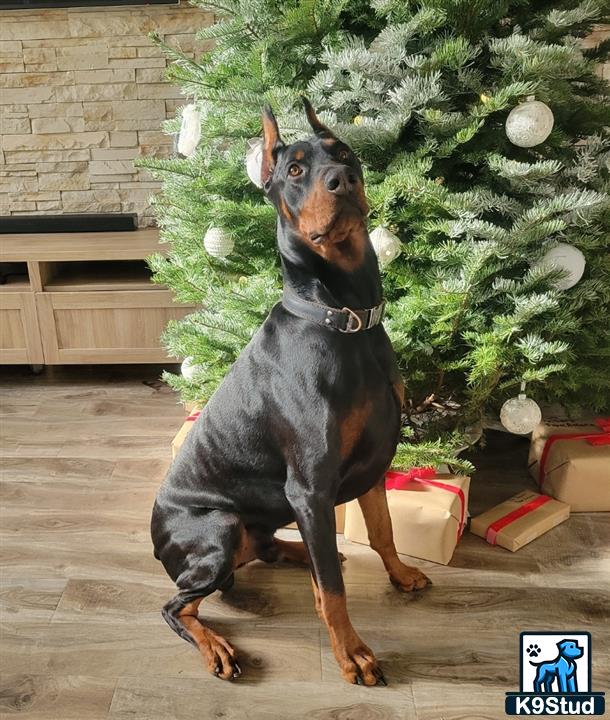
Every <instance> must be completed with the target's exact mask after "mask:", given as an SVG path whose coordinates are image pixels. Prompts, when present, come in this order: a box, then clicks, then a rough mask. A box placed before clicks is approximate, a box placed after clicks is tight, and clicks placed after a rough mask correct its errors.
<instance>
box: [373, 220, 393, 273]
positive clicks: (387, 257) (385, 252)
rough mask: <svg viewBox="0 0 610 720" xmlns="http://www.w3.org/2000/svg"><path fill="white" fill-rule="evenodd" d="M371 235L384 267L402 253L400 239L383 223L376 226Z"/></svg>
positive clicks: (378, 257) (376, 252) (374, 248)
mask: <svg viewBox="0 0 610 720" xmlns="http://www.w3.org/2000/svg"><path fill="white" fill-rule="evenodd" d="M369 237H370V239H371V244H372V245H373V250H374V251H375V255H377V259H378V260H379V264H380V265H381V267H382V268H383V267H386V266H387V265H389V264H390V263H391V262H392V261H393V260H395V259H396V258H397V257H398V256H399V255H400V250H401V245H400V240H399V239H398V237H397V236H396V235H394V233H392V232H390V231H389V230H388V229H387V228H385V227H383V226H382V225H379V227H376V228H375V229H374V230H373V232H372V233H371V234H370V236H369Z"/></svg>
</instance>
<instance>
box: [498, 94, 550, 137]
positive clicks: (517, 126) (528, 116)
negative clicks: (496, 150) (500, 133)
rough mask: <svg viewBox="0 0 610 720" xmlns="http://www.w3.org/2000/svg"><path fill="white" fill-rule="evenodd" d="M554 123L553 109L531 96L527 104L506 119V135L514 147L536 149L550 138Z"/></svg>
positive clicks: (512, 111)
mask: <svg viewBox="0 0 610 720" xmlns="http://www.w3.org/2000/svg"><path fill="white" fill-rule="evenodd" d="M554 122H555V118H554V117H553V113H552V111H551V108H550V107H549V106H548V105H545V104H544V103H543V102H541V101H540V100H535V99H534V96H533V95H530V96H529V97H528V98H527V100H526V102H524V103H521V105H517V107H515V108H513V109H512V110H511V111H510V113H509V115H508V117H507V118H506V126H505V127H506V135H507V137H508V139H509V140H510V141H511V142H512V144H513V145H517V146H518V147H523V148H530V147H534V146H535V145H540V143H543V142H544V141H545V140H546V139H547V138H548V136H549V135H550V134H551V130H552V129H553V124H554Z"/></svg>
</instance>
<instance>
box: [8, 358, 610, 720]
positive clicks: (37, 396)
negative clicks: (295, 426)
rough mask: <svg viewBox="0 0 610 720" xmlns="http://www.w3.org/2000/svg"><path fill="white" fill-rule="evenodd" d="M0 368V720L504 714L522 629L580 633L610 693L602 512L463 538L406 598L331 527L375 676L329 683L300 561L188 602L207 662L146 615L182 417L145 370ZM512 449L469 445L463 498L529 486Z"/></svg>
mask: <svg viewBox="0 0 610 720" xmlns="http://www.w3.org/2000/svg"><path fill="white" fill-rule="evenodd" d="M2 372H3V375H2V378H0V379H1V380H2V382H1V390H2V413H3V417H2V434H3V484H2V492H1V503H2V517H1V520H2V542H1V551H2V562H3V568H4V569H3V575H2V594H1V599H2V673H3V674H2V686H1V688H0V715H1V717H2V718H11V717H14V716H19V717H21V718H24V719H25V718H31V719H32V720H33V719H34V718H36V719H39V720H42V719H44V720H70V719H72V718H73V719H75V720H94V719H95V720H97V719H100V720H101V719H102V718H109V719H112V720H127V719H129V720H183V719H184V720H187V719H188V720H192V719H193V718H202V719H204V720H207V719H208V718H210V719H211V718H223V720H242V719H243V718H253V719H254V720H272V719H273V720H275V719H276V718H277V719H278V720H280V719H281V720H286V719H289V718H313V719H314V720H331V719H332V720H367V719H370V720H383V719H385V718H388V719H389V718H393V719H394V718H396V719H397V718H420V719H421V720H441V719H442V720H450V719H454V720H457V719H458V718H459V719H461V720H475V719H476V718H504V717H505V715H504V711H503V706H504V692H505V691H507V690H517V689H518V661H517V646H518V638H519V632H520V631H521V630H524V629H534V630H539V629H544V630H554V629H560V630H581V629H582V630H590V631H591V632H592V634H593V648H594V658H593V680H594V687H593V689H594V690H603V689H608V688H609V687H610V682H609V681H610V642H609V637H608V627H609V623H608V620H609V618H608V614H609V610H610V602H609V598H608V594H609V593H608V590H609V577H610V522H609V516H608V515H607V514H606V515H602V514H597V515H595V514H591V515H584V514H580V515H574V516H573V517H572V518H570V520H569V521H568V522H566V523H564V524H563V525H562V526H561V527H559V528H556V529H555V530H553V531H552V532H550V533H548V534H547V535H546V536H544V537H543V538H541V539H539V540H538V541H536V542H534V543H532V544H531V545H529V546H527V547H526V548H524V549H523V550H521V551H520V552H518V553H516V554H512V553H510V552H508V551H505V550H503V549H501V548H494V547H491V546H489V545H487V544H486V543H485V542H483V541H482V540H481V539H479V538H477V537H474V536H473V535H470V534H469V533H466V534H465V536H464V538H463V540H462V543H461V545H460V546H459V548H458V550H457V552H456V554H455V557H454V559H453V561H452V563H451V566H450V567H441V566H438V565H433V564H431V563H424V562H421V563H419V564H420V565H421V566H422V567H423V568H425V571H426V572H427V573H428V574H429V575H430V577H431V578H432V579H433V581H434V585H433V587H431V588H430V589H429V590H428V591H425V592H424V593H422V594H420V595H413V596H404V595H400V594H399V593H398V592H397V591H395V590H394V589H393V588H392V586H391V585H390V584H389V582H388V581H387V578H386V576H385V573H384V571H383V568H382V566H381V562H380V561H379V559H378V558H377V556H376V555H375V554H374V553H373V552H372V551H371V550H369V549H368V548H365V547H363V546H359V545H355V544H351V543H348V542H344V541H343V539H342V538H341V543H340V544H341V549H342V551H343V552H344V553H345V555H347V562H346V563H345V566H344V573H345V582H346V586H347V593H348V599H349V607H350V611H351V616H352V620H353V623H354V625H355V626H356V628H357V630H358V631H359V633H360V634H361V636H362V637H363V639H364V640H365V642H367V643H368V644H369V645H370V646H371V647H372V648H373V649H374V650H375V651H376V653H377V656H378V657H379V658H380V660H381V662H382V664H383V669H384V672H385V674H386V677H387V678H388V681H389V687H388V688H381V687H379V688H372V689H369V688H363V687H357V686H349V685H347V684H345V683H344V682H343V681H342V680H341V679H340V676H339V672H338V670H337V667H336V665H335V662H334V659H333V657H332V654H331V651H330V647H329V642H328V638H327V636H326V633H325V631H324V629H323V628H322V627H321V625H320V623H319V621H318V618H317V616H316V615H315V613H314V609H313V602H312V597H311V589H310V582H309V578H308V575H307V572H306V571H305V570H303V569H300V568H296V567H289V566H286V565H284V566H267V565H263V564H260V563H255V564H252V565H250V566H248V567H246V568H244V569H243V570H241V571H239V573H238V574H237V580H236V583H235V586H234V588H233V589H232V590H231V591H230V592H228V593H225V594H224V595H222V596H221V595H220V594H219V593H216V594H215V595H213V596H212V597H211V598H210V599H209V601H207V602H205V603H204V604H203V605H202V608H201V610H202V615H204V616H206V617H208V618H209V619H210V624H211V625H212V626H213V627H214V628H216V629H218V630H220V631H221V632H222V633H223V634H226V635H227V637H228V638H229V639H230V640H231V641H232V642H233V643H234V645H235V646H236V647H237V648H238V650H239V651H240V654H241V665H242V668H243V670H244V675H243V677H242V678H241V679H240V680H239V681H237V682H235V683H232V684H229V683H225V682H223V681H220V680H218V679H215V678H213V677H211V676H209V675H207V673H205V672H204V671H203V669H202V664H201V661H200V659H199V656H198V654H197V653H196V652H195V651H194V650H193V648H192V647H190V646H189V645H187V643H185V642H184V641H182V640H180V639H179V638H178V637H177V636H176V635H174V634H173V633H172V632H171V631H170V630H169V628H168V627H167V626H166V625H165V623H164V622H163V620H162V619H161V616H160V614H159V609H160V607H161V605H162V604H163V603H164V602H165V601H166V599H167V598H169V597H170V596H171V594H172V585H171V583H170V582H169V581H168V580H167V579H166V577H165V575H164V572H163V569H162V567H161V566H160V565H159V564H158V563H157V562H156V561H155V560H154V559H153V556H152V551H151V544H150V540H149V533H148V523H149V512H150V508H151V504H152V500H153V496H154V494H155V490H156V488H157V486H158V484H159V483H160V481H161V479H162V478H163V475H164V473H165V470H166V468H167V466H168V464H169V458H170V450H169V443H170V440H171V437H172V435H173V434H174V432H175V431H176V429H177V427H178V426H179V425H180V423H181V420H182V418H183V416H184V413H183V411H182V408H181V407H180V406H178V405H177V403H176V400H175V398H174V396H173V394H172V393H171V392H170V391H169V390H168V389H167V388H165V387H164V386H163V385H162V384H161V383H159V382H158V381H156V377H157V375H158V370H157V369H151V368H131V369H129V370H120V369H119V370H117V369H103V368H102V369H100V368H89V369H69V368H66V369H65V370H55V371H54V372H50V371H49V370H47V372H46V373H45V374H43V375H41V376H38V377H34V376H32V375H31V374H30V373H29V371H27V370H26V369H14V368H13V369H8V370H7V369H4V370H3V371H2ZM236 442H238V439H236ZM524 457H525V456H524V446H523V445H522V444H519V443H516V444H515V445H514V446H513V447H512V448H509V449H504V450H503V451H501V452H500V451H498V450H495V451H494V450H493V449H491V448H489V449H488V450H487V451H486V452H485V453H484V454H482V455H481V456H479V457H478V458H477V460H476V461H477V463H478V464H479V467H480V471H479V472H478V473H477V475H476V476H475V477H474V479H473V487H472V502H471V511H473V512H478V511H481V510H482V509H484V508H486V507H488V506H490V505H491V504H493V503H495V502H497V501H499V500H501V499H503V498H505V497H508V496H510V495H511V494H513V493H514V492H516V491H517V490H518V489H520V488H522V487H530V486H531V482H530V480H529V479H528V477H527V475H526V473H525V471H524ZM293 533H294V531H283V535H284V536H285V537H291V536H294V534H293Z"/></svg>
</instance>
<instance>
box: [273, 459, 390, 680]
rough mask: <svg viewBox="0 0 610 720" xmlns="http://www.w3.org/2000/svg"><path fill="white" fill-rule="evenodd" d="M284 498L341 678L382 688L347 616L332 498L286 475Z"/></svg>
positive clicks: (369, 653)
mask: <svg viewBox="0 0 610 720" xmlns="http://www.w3.org/2000/svg"><path fill="white" fill-rule="evenodd" d="M286 495H287V497H288V501H289V502H290V504H291V506H292V508H293V510H294V513H295V516H296V521H297V525H298V527H299V530H300V532H301V535H302V537H303V541H304V542H305V545H306V546H307V551H308V553H309V557H310V559H311V572H312V580H313V584H314V596H315V598H316V606H317V608H316V609H318V612H319V614H320V615H321V617H322V618H323V620H324V622H325V624H326V627H327V628H328V634H329V636H330V641H331V644H332V648H333V652H334V654H335V658H336V659H337V662H338V664H339V668H340V670H341V675H342V676H343V678H344V679H345V680H347V682H349V683H354V684H364V685H376V684H377V683H378V682H379V683H381V684H383V685H385V684H386V681H385V678H384V677H383V673H382V672H381V668H380V667H379V665H378V663H377V660H376V658H375V655H374V654H373V652H372V650H371V649H370V648H369V647H368V646H367V645H365V644H364V642H362V640H361V639H360V637H359V636H358V634H357V633H356V631H355V630H354V628H353V626H352V623H351V621H350V619H349V616H348V614H347V604H346V599H345V586H344V584H343V576H342V575H341V562H340V559H339V553H338V551H337V536H336V526H335V513H334V503H333V501H332V499H331V498H330V497H324V496H323V495H322V494H321V493H320V492H319V491H317V492H316V491H314V490H313V489H311V488H308V487H303V484H302V483H301V482H299V481H298V480H297V481H295V479H294V476H293V478H292V479H291V478H290V473H289V480H288V483H287V486H286Z"/></svg>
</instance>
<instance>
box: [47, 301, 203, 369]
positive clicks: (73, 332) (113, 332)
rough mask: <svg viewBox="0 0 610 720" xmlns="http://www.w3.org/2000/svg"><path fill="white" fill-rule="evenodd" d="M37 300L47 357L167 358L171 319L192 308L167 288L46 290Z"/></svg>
mask: <svg viewBox="0 0 610 720" xmlns="http://www.w3.org/2000/svg"><path fill="white" fill-rule="evenodd" d="M36 305H37V308H38V317H39V321H40V329H41V332H42V344H43V348H44V358H45V362H46V363H47V364H49V365H57V364H80V363H148V362H150V363H162V362H167V361H168V360H175V358H168V356H167V353H166V352H165V350H164V349H163V348H162V346H161V343H160V340H159V338H160V335H161V333H162V332H163V330H164V329H165V327H166V325H167V323H168V321H169V320H173V319H179V318H181V317H184V315H186V314H188V313H189V312H192V310H193V309H194V306H191V305H178V304H177V303H175V302H173V300H172V294H171V293H170V292H169V291H167V290H144V291H141V290H134V291H108V292H42V293H37V294H36Z"/></svg>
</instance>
